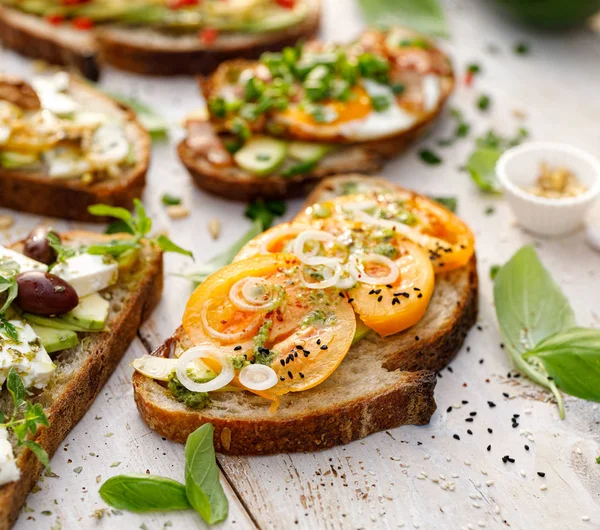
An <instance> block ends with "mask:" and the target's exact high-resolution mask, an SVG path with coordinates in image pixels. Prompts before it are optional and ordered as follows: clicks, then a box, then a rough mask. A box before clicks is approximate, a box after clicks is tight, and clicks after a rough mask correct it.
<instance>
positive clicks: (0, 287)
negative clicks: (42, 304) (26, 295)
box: [0, 277, 19, 315]
mask: <svg viewBox="0 0 600 530" xmlns="http://www.w3.org/2000/svg"><path fill="white" fill-rule="evenodd" d="M4 291H6V300H4V304H3V305H2V307H0V315H3V314H4V312H5V311H6V310H7V309H8V308H9V307H10V304H12V303H13V301H14V300H15V298H16V297H17V294H18V292H19V286H18V285H17V281H16V280H15V278H11V279H9V280H7V279H6V278H1V277H0V293H2V292H4Z"/></svg>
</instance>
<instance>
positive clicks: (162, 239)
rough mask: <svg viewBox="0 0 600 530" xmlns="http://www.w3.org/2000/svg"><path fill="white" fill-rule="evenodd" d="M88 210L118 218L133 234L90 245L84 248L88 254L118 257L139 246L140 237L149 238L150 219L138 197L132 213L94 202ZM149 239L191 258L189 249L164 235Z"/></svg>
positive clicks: (93, 213) (164, 248) (166, 248)
mask: <svg viewBox="0 0 600 530" xmlns="http://www.w3.org/2000/svg"><path fill="white" fill-rule="evenodd" d="M88 211H89V212H90V213H91V214H92V215H101V216H107V217H114V218H115V219H118V221H117V222H119V224H120V226H122V229H123V231H124V232H126V233H130V234H131V235H132V236H133V237H132V238H130V239H113V240H111V241H108V242H106V243H98V244H96V245H91V246H89V247H87V249H86V252H88V253H89V254H99V255H104V254H110V255H111V256H113V257H118V256H120V255H121V254H123V253H124V252H127V251H128V250H131V249H136V248H140V247H141V241H142V239H149V238H148V237H147V236H148V234H149V233H150V231H151V230H152V219H150V218H149V217H148V215H146V210H145V209H144V206H143V205H142V203H141V201H140V200H138V199H134V213H133V214H132V213H131V212H130V211H129V210H126V209H125V208H120V207H118V206H109V205H107V204H94V205H93V206H90V207H89V208H88ZM113 233H114V232H113ZM150 241H152V242H153V243H155V244H156V245H158V246H159V248H160V249H161V250H163V251H164V252H177V253H178V254H184V255H186V256H189V257H190V258H192V259H193V254H192V253H191V252H190V251H189V250H185V249H184V248H181V247H180V246H178V245H176V244H175V243H173V241H171V240H170V239H169V238H168V237H167V236H165V235H159V236H158V237H157V238H155V239H150Z"/></svg>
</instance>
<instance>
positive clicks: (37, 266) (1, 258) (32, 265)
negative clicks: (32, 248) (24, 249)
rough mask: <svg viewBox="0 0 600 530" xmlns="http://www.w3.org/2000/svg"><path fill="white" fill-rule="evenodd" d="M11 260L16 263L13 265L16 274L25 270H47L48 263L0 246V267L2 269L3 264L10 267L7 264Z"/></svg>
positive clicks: (8, 267)
mask: <svg viewBox="0 0 600 530" xmlns="http://www.w3.org/2000/svg"><path fill="white" fill-rule="evenodd" d="M11 261H12V262H14V263H15V264H16V265H15V267H14V268H15V273H16V274H18V273H19V272H27V271H42V272H46V271H47V270H48V265H46V264H45V263H41V262H39V261H36V260H34V259H31V258H28V257H27V256H25V255H23V254H19V253H18V252H15V251H14V250H11V249H10V248H6V247H3V246H0V269H2V268H3V266H5V267H6V268H7V269H10V268H11V267H10V266H9V265H10V262H11Z"/></svg>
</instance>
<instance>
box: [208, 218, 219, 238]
mask: <svg viewBox="0 0 600 530" xmlns="http://www.w3.org/2000/svg"><path fill="white" fill-rule="evenodd" d="M208 233H209V234H210V236H211V237H212V238H213V239H218V237H219V234H220V233H221V221H219V220H218V219H217V218H216V217H213V218H212V219H211V220H210V221H208Z"/></svg>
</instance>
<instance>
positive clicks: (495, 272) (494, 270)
mask: <svg viewBox="0 0 600 530" xmlns="http://www.w3.org/2000/svg"><path fill="white" fill-rule="evenodd" d="M501 268H502V267H501V266H500V265H492V266H491V267H490V279H492V280H495V279H496V276H498V272H500V269H501Z"/></svg>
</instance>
